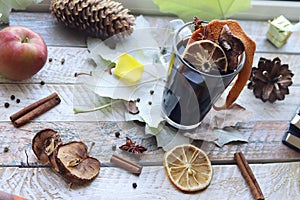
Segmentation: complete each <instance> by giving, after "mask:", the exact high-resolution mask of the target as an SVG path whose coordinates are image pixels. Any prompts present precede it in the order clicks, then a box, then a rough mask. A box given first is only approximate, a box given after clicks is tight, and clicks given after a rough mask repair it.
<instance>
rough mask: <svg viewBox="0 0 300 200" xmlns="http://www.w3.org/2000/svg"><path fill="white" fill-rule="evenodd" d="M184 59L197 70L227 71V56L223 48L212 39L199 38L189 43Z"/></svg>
mask: <svg viewBox="0 0 300 200" xmlns="http://www.w3.org/2000/svg"><path fill="white" fill-rule="evenodd" d="M183 59H184V60H185V61H187V62H188V63H190V64H191V65H192V66H194V67H195V68H196V69H197V70H200V71H203V72H206V73H216V74H219V73H226V71H227V65H228V64H227V58H226V55H225V52H224V51H223V49H222V48H221V47H220V46H219V45H218V44H216V43H215V42H212V41H210V40H199V41H196V42H193V43H191V44H189V45H188V46H187V47H186V48H185V51H184V52H183Z"/></svg>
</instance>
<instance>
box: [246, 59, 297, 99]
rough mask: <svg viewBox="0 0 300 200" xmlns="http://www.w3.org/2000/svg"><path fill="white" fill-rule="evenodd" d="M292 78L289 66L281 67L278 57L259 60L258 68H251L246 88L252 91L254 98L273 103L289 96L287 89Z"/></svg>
mask: <svg viewBox="0 0 300 200" xmlns="http://www.w3.org/2000/svg"><path fill="white" fill-rule="evenodd" d="M293 76H294V74H293V73H292V72H291V70H289V66H288V65H287V64H283V65H281V61H280V59H279V58H278V57H276V58H274V59H273V60H268V59H266V58H260V60H259V62H258V67H257V68H256V67H253V68H252V74H251V77H250V82H249V84H248V88H249V89H253V93H254V95H255V97H256V98H260V99H261V100H262V101H263V102H266V101H269V102H271V103H273V102H275V101H276V100H284V97H285V95H286V94H289V88H288V87H289V86H290V85H292V83H293V82H292V77H293Z"/></svg>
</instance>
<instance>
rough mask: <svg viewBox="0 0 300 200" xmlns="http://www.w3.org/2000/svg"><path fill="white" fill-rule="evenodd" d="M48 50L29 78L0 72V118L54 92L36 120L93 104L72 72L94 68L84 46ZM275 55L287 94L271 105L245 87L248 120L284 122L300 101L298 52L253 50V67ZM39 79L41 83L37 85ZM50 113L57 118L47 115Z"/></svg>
mask: <svg viewBox="0 0 300 200" xmlns="http://www.w3.org/2000/svg"><path fill="white" fill-rule="evenodd" d="M48 49H49V55H48V58H51V59H52V61H51V62H49V61H48V62H47V63H46V65H45V66H44V67H43V69H42V70H41V71H40V72H38V73H37V74H36V75H35V76H33V77H32V78H31V79H28V80H25V81H22V82H14V81H11V80H8V79H6V78H4V77H3V76H1V75H0V83H1V90H0V94H1V95H0V104H1V107H0V112H1V115H0V121H7V120H8V117H9V116H10V115H11V114H12V113H14V112H16V111H18V110H19V109H21V108H23V107H24V106H26V105H29V104H30V103H32V102H34V101H36V100H37V99H40V98H42V97H45V96H48V95H49V94H50V93H52V92H57V93H58V94H59V95H60V97H61V98H62V103H61V104H60V105H59V109H53V110H51V111H50V112H49V113H47V114H45V115H43V116H41V117H39V118H38V119H36V120H44V119H48V120H50V121H51V120H54V121H57V120H63V121H73V120H74V115H73V106H74V102H75V104H77V105H78V106H85V107H86V108H92V107H94V106H95V104H96V103H97V99H95V98H96V97H95V94H93V92H88V91H86V88H84V87H83V86H82V85H81V84H79V83H78V80H77V78H76V77H74V74H75V73H76V72H85V73H89V72H90V71H92V70H94V69H95V68H96V66H95V65H94V63H93V62H92V61H91V59H90V56H89V53H88V51H87V49H86V48H76V47H67V48H66V47H53V46H50V47H49V48H48ZM78 55H80V56H78ZM277 56H278V57H280V59H281V60H282V63H287V64H289V66H290V69H291V70H292V71H293V73H294V77H293V85H292V86H291V87H290V94H289V95H286V98H285V100H284V101H277V102H275V103H274V104H270V103H264V102H262V101H261V100H260V99H256V98H255V97H254V95H253V93H252V91H251V90H249V89H247V88H245V89H244V90H243V92H242V94H241V95H240V97H239V99H238V103H240V104H241V105H243V106H244V107H245V108H246V109H248V110H250V111H252V112H253V115H252V116H251V117H250V118H249V120H251V121H257V120H259V121H268V120H272V121H274V120H275V121H276V120H279V121H284V120H288V119H291V118H292V116H293V115H294V113H295V111H296V109H297V107H298V106H299V104H300V102H299V101H297V100H296V99H300V89H299V87H300V63H299V60H300V55H297V54H296V55H294V54H292V55H290V54H275V53H256V54H255V59H254V66H257V63H258V60H259V58H260V57H265V58H268V59H273V58H275V57H277ZM62 59H64V60H65V62H64V64H62V63H61V60H62ZM41 81H43V82H45V85H41V84H40V83H41ZM11 95H15V96H16V97H17V98H19V99H20V100H21V103H19V104H16V103H15V102H11V101H10V96H11ZM74 95H75V96H76V99H74V98H73V97H74ZM5 102H9V103H10V104H11V106H10V107H9V109H5V108H4V107H3V105H4V103H5ZM287 105H288V106H287ZM262 108H263V109H262ZM53 115H55V116H57V117H55V118H49V117H48V116H53ZM89 115H95V114H94V113H92V114H80V115H77V116H76V120H86V117H88V116H89ZM89 119H90V120H93V119H95V117H90V118H89Z"/></svg>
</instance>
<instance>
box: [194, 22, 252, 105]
mask: <svg viewBox="0 0 300 200" xmlns="http://www.w3.org/2000/svg"><path fill="white" fill-rule="evenodd" d="M224 25H227V26H228V27H229V29H230V30H231V32H232V34H233V35H235V36H236V37H237V38H239V39H240V40H241V41H242V42H243V44H244V46H245V54H246V58H245V63H244V67H243V68H242V70H241V71H240V73H239V74H238V77H237V79H236V81H235V83H234V85H233V86H232V88H231V90H230V91H229V94H228V95H227V98H226V102H225V104H224V105H222V106H220V107H216V106H214V108H215V109H216V110H223V109H228V108H230V107H231V106H232V104H233V103H234V101H235V100H236V99H237V98H238V96H239V95H240V93H241V91H242V90H243V88H244V86H245V85H246V83H247V81H248V79H249V78H250V75H251V69H252V64H253V59H254V53H255V50H256V43H255V41H254V40H252V39H251V38H250V37H249V36H248V35H247V34H246V33H245V32H244V30H243V29H242V27H241V26H240V24H239V23H238V21H236V20H212V21H210V22H209V23H208V24H207V25H202V26H200V27H199V28H198V29H197V30H196V31H194V33H193V35H192V38H197V36H198V35H199V34H205V35H206V38H207V39H209V40H212V41H217V40H218V38H219V36H220V33H221V31H222V29H223V27H224Z"/></svg>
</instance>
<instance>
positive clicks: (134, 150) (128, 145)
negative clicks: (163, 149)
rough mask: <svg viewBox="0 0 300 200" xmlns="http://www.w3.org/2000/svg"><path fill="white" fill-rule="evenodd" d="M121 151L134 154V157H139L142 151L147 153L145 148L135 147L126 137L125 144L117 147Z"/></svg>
mask: <svg viewBox="0 0 300 200" xmlns="http://www.w3.org/2000/svg"><path fill="white" fill-rule="evenodd" d="M119 148H120V149H121V150H124V151H127V152H130V153H134V154H135V155H138V156H140V155H141V154H142V153H143V152H144V151H147V148H145V147H143V146H141V145H136V144H135V142H133V141H132V140H131V139H130V138H128V137H126V144H124V145H122V146H120V147H119Z"/></svg>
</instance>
